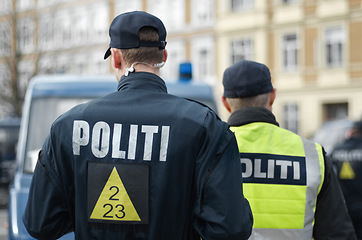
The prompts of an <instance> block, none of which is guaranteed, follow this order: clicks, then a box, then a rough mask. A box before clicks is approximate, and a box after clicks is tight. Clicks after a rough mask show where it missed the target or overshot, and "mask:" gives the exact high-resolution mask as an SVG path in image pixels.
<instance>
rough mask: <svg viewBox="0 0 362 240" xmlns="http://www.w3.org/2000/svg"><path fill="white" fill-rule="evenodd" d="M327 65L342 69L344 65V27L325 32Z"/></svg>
mask: <svg viewBox="0 0 362 240" xmlns="http://www.w3.org/2000/svg"><path fill="white" fill-rule="evenodd" d="M325 38H326V40H325V49H326V65H327V66H328V67H340V66H342V63H343V44H344V31H343V29H342V27H334V28H329V29H327V30H326V32H325Z"/></svg>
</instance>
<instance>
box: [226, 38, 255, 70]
mask: <svg viewBox="0 0 362 240" xmlns="http://www.w3.org/2000/svg"><path fill="white" fill-rule="evenodd" d="M245 59H247V60H252V59H253V41H252V40H251V39H250V38H245V39H240V40H234V41H232V43H231V61H232V64H234V63H236V62H238V61H240V60H245Z"/></svg>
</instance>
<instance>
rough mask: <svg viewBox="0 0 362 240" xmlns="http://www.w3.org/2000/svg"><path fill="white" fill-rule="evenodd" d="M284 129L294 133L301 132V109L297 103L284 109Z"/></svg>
mask: <svg viewBox="0 0 362 240" xmlns="http://www.w3.org/2000/svg"><path fill="white" fill-rule="evenodd" d="M283 124H284V126H283V127H284V128H285V129H288V130H289V131H292V132H294V133H298V132H299V109H298V105H297V104H295V103H288V104H285V105H284V108H283Z"/></svg>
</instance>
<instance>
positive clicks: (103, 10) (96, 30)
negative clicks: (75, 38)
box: [89, 2, 109, 43]
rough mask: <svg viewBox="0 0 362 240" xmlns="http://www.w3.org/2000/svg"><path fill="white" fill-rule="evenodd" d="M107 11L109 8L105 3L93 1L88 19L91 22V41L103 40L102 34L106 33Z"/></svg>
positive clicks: (105, 34)
mask: <svg viewBox="0 0 362 240" xmlns="http://www.w3.org/2000/svg"><path fill="white" fill-rule="evenodd" d="M108 13H109V8H108V5H107V4H105V3H98V2H97V3H94V4H93V6H92V7H91V11H90V16H89V19H90V20H91V21H92V22H93V23H92V24H91V26H92V27H93V30H92V31H90V35H91V36H92V37H91V38H90V40H91V41H93V42H97V43H98V42H103V41H104V36H107V33H108V31H107V30H108V24H109V23H108Z"/></svg>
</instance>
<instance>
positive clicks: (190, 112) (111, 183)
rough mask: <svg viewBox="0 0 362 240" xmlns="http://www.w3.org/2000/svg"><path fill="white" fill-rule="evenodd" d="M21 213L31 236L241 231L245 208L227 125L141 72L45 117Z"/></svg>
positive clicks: (231, 235) (236, 235) (247, 218)
mask: <svg viewBox="0 0 362 240" xmlns="http://www.w3.org/2000/svg"><path fill="white" fill-rule="evenodd" d="M23 222H24V224H25V226H26V228H27V230H28V232H29V233H30V234H31V235H32V236H34V237H36V238H39V239H55V238H58V237H60V236H62V235H64V234H66V233H67V232H70V231H74V232H75V236H76V239H127V240H129V239H149V240H152V239H154V240H162V239H200V236H201V237H202V238H203V239H205V240H208V239H247V238H248V236H249V235H250V233H251V228H252V214H251V210H250V206H249V204H248V202H247V200H245V199H244V197H243V193H242V180H241V167H240V161H239V154H238V148H237V144H236V140H235V137H234V135H233V133H232V132H231V131H230V130H229V128H228V125H227V124H226V123H224V122H222V121H220V119H219V118H218V116H217V115H216V114H215V113H214V112H213V111H212V110H210V109H209V108H207V107H205V106H202V105H201V104H199V103H196V102H193V101H189V100H186V99H182V98H179V97H175V96H172V95H170V94H167V90H166V86H165V83H164V81H163V80H162V79H161V78H159V77H158V76H156V75H154V74H151V73H144V72H143V73H142V72H140V73H132V74H130V75H129V76H127V77H125V76H123V77H122V78H121V80H120V82H119V85H118V92H115V93H113V94H110V95H108V96H105V97H102V98H99V99H96V100H93V101H90V102H88V103H86V104H82V105H79V106H76V107H75V108H73V109H71V110H70V111H68V112H67V113H65V114H63V115H62V116H61V117H59V118H58V119H57V120H56V121H55V122H54V123H53V125H52V128H51V132H50V135H49V137H48V138H47V140H46V141H45V143H44V145H43V148H42V150H41V152H40V157H39V160H38V164H37V166H36V169H35V172H34V176H33V180H32V184H31V188H30V194H29V200H28V204H27V208H26V210H25V214H24V216H23Z"/></svg>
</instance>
